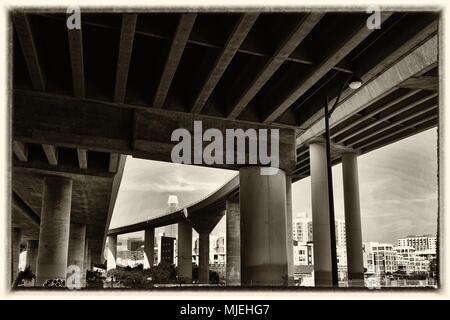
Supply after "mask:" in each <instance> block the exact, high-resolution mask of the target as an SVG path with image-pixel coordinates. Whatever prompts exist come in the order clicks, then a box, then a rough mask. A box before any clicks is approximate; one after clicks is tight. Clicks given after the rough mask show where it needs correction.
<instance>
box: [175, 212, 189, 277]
mask: <svg viewBox="0 0 450 320" xmlns="http://www.w3.org/2000/svg"><path fill="white" fill-rule="evenodd" d="M177 247H178V249H177V252H178V259H177V260H178V266H177V271H178V278H179V279H180V280H181V281H182V282H185V283H192V227H191V225H190V224H189V223H188V222H187V221H186V220H183V221H181V222H179V223H178V240H177Z"/></svg>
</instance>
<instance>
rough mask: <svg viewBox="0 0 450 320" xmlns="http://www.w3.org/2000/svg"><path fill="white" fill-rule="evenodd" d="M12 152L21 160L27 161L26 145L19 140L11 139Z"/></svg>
mask: <svg viewBox="0 0 450 320" xmlns="http://www.w3.org/2000/svg"><path fill="white" fill-rule="evenodd" d="M12 149H13V152H14V154H15V155H16V157H17V159H19V161H22V162H27V161H28V146H27V144H26V143H23V142H20V141H13V148H12Z"/></svg>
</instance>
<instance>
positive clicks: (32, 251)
mask: <svg viewBox="0 0 450 320" xmlns="http://www.w3.org/2000/svg"><path fill="white" fill-rule="evenodd" d="M38 249H39V240H28V241H27V258H26V260H27V263H26V265H27V266H30V269H31V271H32V272H33V273H34V275H36V267H37V258H38V252H39V251H38Z"/></svg>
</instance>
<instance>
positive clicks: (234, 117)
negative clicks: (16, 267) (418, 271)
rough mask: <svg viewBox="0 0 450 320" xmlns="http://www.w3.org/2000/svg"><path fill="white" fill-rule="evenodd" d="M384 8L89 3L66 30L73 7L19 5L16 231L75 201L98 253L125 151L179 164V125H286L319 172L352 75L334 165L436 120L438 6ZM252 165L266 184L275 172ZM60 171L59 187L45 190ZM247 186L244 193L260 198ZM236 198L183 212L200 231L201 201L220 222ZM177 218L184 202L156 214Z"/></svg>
mask: <svg viewBox="0 0 450 320" xmlns="http://www.w3.org/2000/svg"><path fill="white" fill-rule="evenodd" d="M380 17H381V28H380V29H369V28H368V27H367V24H366V20H367V18H368V15H367V14H366V13H365V12H352V13H349V12H301V13H299V12H290V13H280V12H278V13H277V12H261V13H258V12H246V13H245V12H227V13H224V12H215V13H212V12H209V13H207V12H197V13H195V12H189V13H186V12H172V13H163V12H138V11H136V13H130V12H128V13H118V12H114V13H113V12H110V13H108V12H102V13H98V12H94V11H93V10H92V9H86V10H82V12H81V28H80V29H68V28H67V26H66V19H67V15H66V13H65V11H57V10H40V11H36V10H35V11H31V10H30V11H27V10H25V11H23V10H22V11H14V12H12V13H11V21H10V22H11V25H12V28H11V40H12V44H13V45H12V50H13V52H12V56H11V57H12V58H11V62H12V70H11V71H12V87H11V88H12V92H11V108H12V122H11V124H12V130H11V132H12V136H11V150H12V155H11V161H12V177H11V179H12V211H11V227H12V238H13V239H16V238H17V236H14V233H15V232H16V231H18V230H20V232H21V239H22V241H23V239H25V240H28V239H29V240H37V239H40V242H41V241H42V240H45V237H44V238H42V230H43V228H47V227H48V226H47V227H44V226H43V224H45V223H43V214H42V211H44V212H49V214H50V213H51V214H53V216H54V215H61V217H62V216H64V214H65V213H67V211H69V212H70V221H69V222H70V223H72V224H76V225H84V226H86V227H85V231H83V232H84V233H83V232H82V234H85V239H87V240H88V241H87V243H88V245H89V248H90V249H89V251H91V259H92V261H94V262H96V263H100V262H102V261H103V260H104V259H103V258H102V256H103V255H102V252H103V250H104V246H105V239H106V235H107V230H108V228H109V221H110V219H111V214H112V209H113V207H114V202H115V198H116V195H117V191H118V187H119V185H120V180H121V176H122V172H123V166H124V156H125V155H131V156H133V157H136V158H143V159H151V160H159V161H168V162H170V161H171V157H170V154H171V150H172V148H173V146H174V145H175V144H176V142H173V141H171V134H172V132H173V130H175V129H178V128H186V129H187V130H188V131H189V132H191V133H193V121H194V120H201V121H202V124H203V130H206V129H208V128H217V129H219V130H220V131H221V132H222V133H224V132H225V129H236V128H242V129H244V130H246V129H248V128H255V129H258V128H267V129H280V155H281V157H280V168H281V169H282V173H283V177H284V176H286V177H289V179H287V180H289V181H292V182H294V181H297V180H298V179H302V178H304V177H306V176H309V175H310V174H311V168H310V150H311V149H310V147H309V146H310V145H311V144H314V143H316V142H317V139H321V138H322V136H323V133H324V125H323V114H324V113H323V104H324V96H325V95H326V96H327V97H328V100H329V102H330V104H331V103H333V102H334V100H335V99H336V97H337V96H338V92H339V89H340V87H341V86H342V84H343V83H344V82H345V81H346V80H348V79H350V77H352V76H355V77H358V78H360V79H361V80H362V86H361V87H360V88H359V89H357V90H350V89H349V88H345V89H344V90H343V92H342V96H341V100H340V101H339V103H338V105H337V108H336V111H335V112H334V114H333V115H332V117H331V118H330V126H331V138H332V144H333V152H332V158H333V163H339V162H341V161H342V157H343V155H345V154H347V153H355V154H362V153H366V152H370V151H372V150H374V149H376V148H379V147H381V146H384V145H386V144H389V143H392V142H394V141H397V140H399V139H403V138H404V137H407V136H410V135H412V134H415V133H417V132H420V131H423V130H426V129H428V128H431V127H434V126H436V125H437V115H438V101H439V97H438V92H439V91H438V87H439V85H438V83H439V82H438V79H439V73H438V69H439V68H438V54H437V52H438V35H437V34H438V18H439V15H438V13H437V12H431V11H430V12H407V11H404V12H389V11H386V12H381V16H380ZM203 143H204V145H205V144H206V143H205V142H203ZM201 165H205V164H201ZM212 166H216V167H221V168H227V169H240V170H242V168H241V166H238V165H234V164H213V165H212ZM244 171H245V172H241V174H240V176H241V177H242V176H246V177H248V179H249V180H248V181H252V183H257V184H261V185H264V184H265V183H268V186H267V188H268V189H267V190H271V189H270V185H271V183H272V182H271V180H270V181H269V180H267V181H266V180H264V181H262V180H261V181H260V180H258V179H256V178H255V179H253V178H254V177H253V175H252V172H251V169H249V170H245V169H244ZM242 173H244V174H242ZM46 176H52V177H59V178H58V179H56V180H55V179H54V180H52V179H47V180H45V179H44V177H46ZM283 177H274V178H273V179H274V180H273V183H275V184H277V183H279V182H281V181H284V180H285V178H283ZM278 178H280V179H281V180H277V179H278ZM55 181H57V182H55ZM55 185H59V186H60V188H57V190H60V191H58V192H60V198H58V199H59V200H58V199H56V200H55V199H53V198H52V197H53V196H52V193H50V195H47V196H46V193H45V190H46V189H45V188H48V190H53V189H52V188H54V186H55ZM241 186H242V181H241ZM247 188H248V186H246V187H245V188H244V192H246V194H247V198H248V199H253V198H254V197H257V195H254V194H252V193H251V192H250V193H249V191H251V190H250V189H247ZM278 189H279V190H280V192H289V191H288V190H290V188H289V187H288V185H286V189H284V187H283V188H282V190H281V189H280V188H278ZM61 190H62V191H61ZM240 191H241V195H242V190H240ZM58 192H56V193H58ZM233 195H236V194H235V193H234V194H233ZM46 197H47V198H46ZM66 198H67V199H69V198H70V200H71V201H70V202H67V201H66V200H64V199H66ZM61 199H62V200H61ZM230 199H234V200H233V201H234V202H235V201H236V198H235V197H233V196H231V195H230V196H229V197H228V198H227V201H225V200H223V199H222V200H220V201H219V200H217V201H216V200H214V201H213V202H212V203H211V204H210V205H208V206H205V207H204V209H202V210H201V209H198V210H197V209H196V210H191V211H190V210H188V214H191V212H193V213H192V217H191V220H190V221H191V224H192V225H196V226H197V227H198V228H200V229H202V230H205V232H206V231H207V230H206V229H208V228H207V227H200V225H201V224H202V223H204V222H205V221H206V220H205V219H206V218H205V217H206V216H207V213H208V212H209V213H210V217H209V218H210V219H211V223H208V225H211V224H213V223H214V221H216V220H217V219H216V218H217V217H219V216H220V215H221V214H222V215H223V212H224V210H227V211H228V209H229V208H232V206H233V201H230ZM267 199H269V200H268V201H274V202H275V203H277V204H278V203H279V199H278V198H277V197H275V198H273V199H272V198H270V194H268V197H267ZM60 200H61V201H62V202H59V201H60ZM55 201H56V202H55ZM252 201H253V200H252ZM284 201H286V198H285V200H284ZM241 202H242V197H241ZM250 202H251V201H250ZM288 202H289V201H288ZM54 203H56V205H54ZM61 203H62V204H64V205H63V206H62V207H61V206H60V204H61ZM47 205H48V206H47ZM243 205H244V207H245V204H242V203H241V210H242V206H243ZM247 205H250V203H248V204H247ZM279 205H280V206H281V207H283V208H284V207H285V206H286V204H285V203H284V204H283V203H279ZM67 206H68V209H67ZM281 207H280V208H281ZM196 212H197V213H196ZM211 212H215V213H217V215H216V214H212V215H211ZM51 214H50V216H52V215H51ZM195 214H198V216H195ZM269 215H270V214H269ZM58 217H59V216H58ZM183 217H184V214H182V212H174V213H171V215H170V216H165V217H159V218H158V219H159V220H158V219H155V221H154V225H152V226H147V227H157V226H162V225H165V224H170V223H168V222H171V221H175V222H176V221H178V222H179V221H184V220H183V219H184V218H185V217H184V218H183ZM198 217H202V218H198ZM220 217H221V216H220ZM249 217H250V216H249ZM188 218H189V216H188ZM238 218H239V216H238ZM64 219H67V217H66V218H64ZM180 219H181V220H180ZM188 220H189V219H188ZM44 221H45V219H44ZM217 221H218V220H217ZM271 221H275V220H271ZM280 221H281V220H280ZM283 221H285V220H283ZM61 223H62V224H64V223H67V221H66V220H65V222H64V223H63V222H61ZM145 223H148V222H143V224H145ZM152 223H153V222H152ZM281 224H282V223H281ZM143 226H144V225H139V226H138V227H137V228H138V229H140V228H142V227H143ZM196 226H194V228H196ZM144 227H145V226H144ZM125 229H126V228H125ZM147 229H148V228H147ZM15 230H16V231H15ZM39 230H40V232H39ZM48 230H50V229H48ZM48 230H47V231H46V232H49V231H48ZM126 230H130V228H128V229H126ZM141 230H142V229H141ZM66 231H67V230H66ZM122 231H123V230H122ZM269 231H270V230H269ZM278 231H279V230H278V229H277V231H276V232H275V234H277V235H278V236H279V237H280V236H281V238H282V237H283V234H285V231H283V232H282V233H281V234H278V233H277V232H278ZM67 232H68V231H67ZM280 232H281V231H280ZM119 233H122V232H121V231H118V232H116V234H115V235H117V234H119ZM111 235H112V236H114V234H111ZM74 236H75V235H74ZM254 236H255V237H257V236H258V235H254ZM64 237H65V236H64ZM255 239H256V238H255ZM253 240H254V239H253ZM13 246H14V241H13ZM74 250H75V249H74ZM78 251H79V250H78ZM85 251H86V250H85ZM278 258H280V259H284V258H283V257H277V259H278ZM42 259H44V258H42ZM86 259H87V258H86V254H85V259H84V260H85V261H86ZM13 260H14V259H13ZM69 260H70V257H69ZM43 261H44V260H42V261H41V262H42V263H44V262H43ZM273 281H275V282H276V281H278V280H273Z"/></svg>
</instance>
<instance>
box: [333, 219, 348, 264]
mask: <svg viewBox="0 0 450 320" xmlns="http://www.w3.org/2000/svg"><path fill="white" fill-rule="evenodd" d="M335 232H336V247H342V248H346V245H347V242H346V236H345V220H342V219H335ZM346 264H347V262H346Z"/></svg>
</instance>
